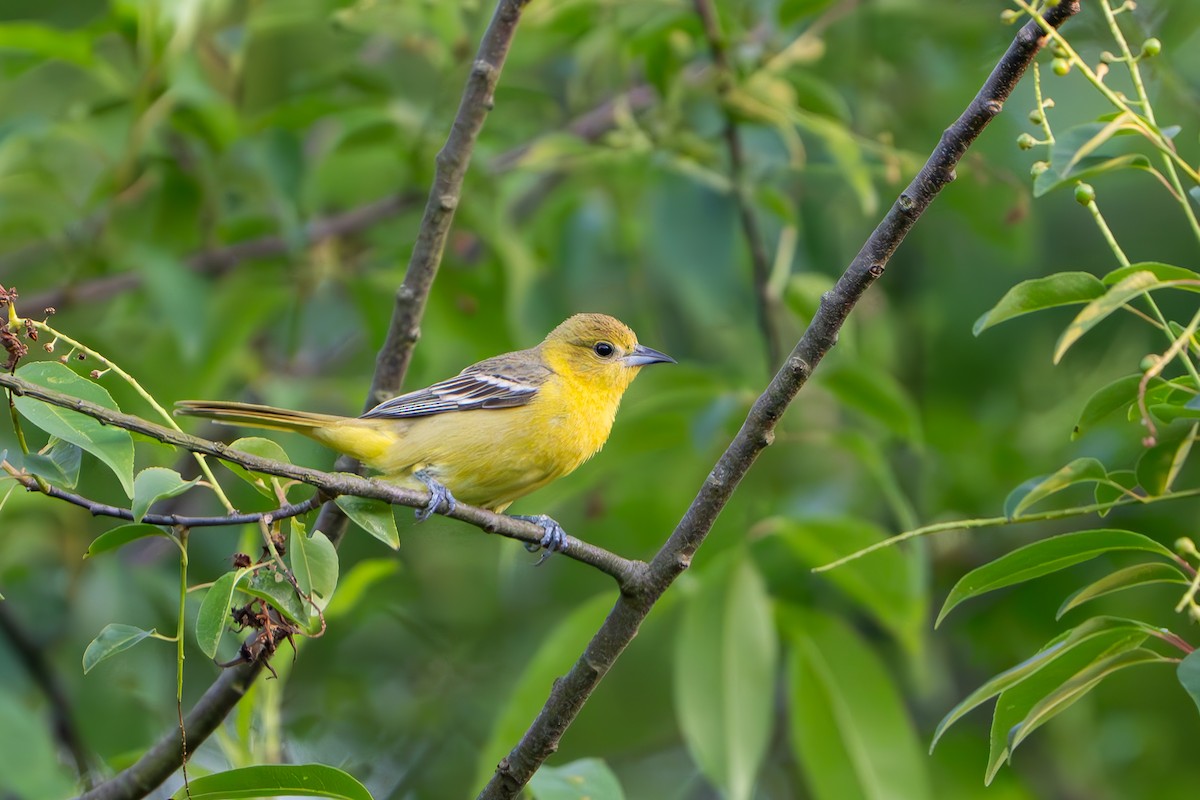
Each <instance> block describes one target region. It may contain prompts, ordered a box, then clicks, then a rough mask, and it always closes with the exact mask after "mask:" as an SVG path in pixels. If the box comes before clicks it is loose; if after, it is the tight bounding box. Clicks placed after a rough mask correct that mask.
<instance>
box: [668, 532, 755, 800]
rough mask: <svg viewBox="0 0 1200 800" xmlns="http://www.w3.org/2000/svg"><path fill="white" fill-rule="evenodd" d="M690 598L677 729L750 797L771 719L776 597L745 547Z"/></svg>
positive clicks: (678, 654) (732, 790)
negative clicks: (772, 600)
mask: <svg viewBox="0 0 1200 800" xmlns="http://www.w3.org/2000/svg"><path fill="white" fill-rule="evenodd" d="M686 600H687V605H686V607H685V609H684V613H683V619H682V622H681V624H680V627H679V636H678V638H677V639H676V642H675V660H674V664H675V681H674V688H675V713H676V716H677V717H678V719H679V727H680V730H681V732H682V733H683V739H684V742H685V743H686V744H687V747H688V752H690V753H691V754H692V758H693V760H695V762H696V765H697V766H699V767H700V771H701V772H703V773H704V775H705V777H707V778H708V779H709V780H710V781H711V782H712V783H713V784H714V785H716V786H718V787H720V788H721V789H722V790H723V791H724V792H726V793H727V795H728V796H729V797H730V798H732V800H748V798H750V797H751V795H752V792H753V788H754V783H755V778H756V776H757V774H758V769H759V765H760V764H761V763H762V760H763V757H764V756H765V755H766V751H767V745H768V744H769V743H770V739H771V729H772V720H773V718H774V715H773V708H772V707H773V702H772V701H773V697H774V686H775V669H776V664H775V660H776V655H777V651H778V642H777V640H776V633H775V626H774V624H773V621H772V613H771V600H770V597H769V596H768V595H767V590H766V586H765V585H764V584H763V580H762V578H761V577H760V576H759V574H758V572H757V571H756V570H755V569H754V567H753V564H752V563H751V562H750V561H749V560H748V559H747V558H746V557H745V556H744V554H742V553H740V552H739V553H737V554H736V555H735V557H734V558H732V559H730V560H728V561H724V562H721V563H718V564H716V565H714V566H713V567H711V568H710V569H709V570H708V571H707V572H706V573H705V574H704V575H702V576H701V578H700V580H699V585H698V587H697V590H696V592H695V594H694V595H692V596H690V597H688V598H686Z"/></svg>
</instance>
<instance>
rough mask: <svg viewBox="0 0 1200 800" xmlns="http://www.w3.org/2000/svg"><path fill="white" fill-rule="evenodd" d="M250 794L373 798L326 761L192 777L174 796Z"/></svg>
mask: <svg viewBox="0 0 1200 800" xmlns="http://www.w3.org/2000/svg"><path fill="white" fill-rule="evenodd" d="M250 797H328V798H333V800H371V793H370V792H368V791H367V788H366V787H365V786H363V785H362V784H361V783H359V782H358V781H357V780H356V779H355V778H354V777H353V776H351V775H349V774H348V773H345V772H343V771H342V770H340V769H337V768H335V767H329V766H326V765H324V764H264V765H259V766H253V767H241V768H240V769H231V770H226V771H225V772H217V773H214V774H212V775H204V776H202V777H199V778H193V779H192V780H191V781H190V783H189V785H188V786H183V787H180V789H179V791H177V792H175V794H173V795H172V796H171V798H172V800H234V798H250Z"/></svg>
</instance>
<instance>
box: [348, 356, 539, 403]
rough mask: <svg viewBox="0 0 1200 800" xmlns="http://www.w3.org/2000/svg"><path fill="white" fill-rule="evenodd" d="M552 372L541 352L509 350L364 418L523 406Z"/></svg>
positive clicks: (405, 396)
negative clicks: (542, 358)
mask: <svg viewBox="0 0 1200 800" xmlns="http://www.w3.org/2000/svg"><path fill="white" fill-rule="evenodd" d="M552 374H553V372H552V371H551V370H550V368H549V367H547V366H546V365H545V364H544V363H543V362H542V360H541V358H540V356H539V355H538V354H535V353H530V351H521V352H519V353H506V354H504V355H501V356H496V357H495V358H489V359H487V360H486V361H480V362H479V363H478V364H473V365H471V366H469V367H467V368H466V369H464V370H463V371H462V372H460V373H459V374H458V375H455V376H454V377H453V378H447V379H446V380H444V381H439V382H437V383H435V384H433V385H432V386H428V387H426V388H424V389H418V390H417V391H415V392H409V393H408V394H402V395H400V396H399V397H393V398H392V399H391V400H385V401H384V402H382V403H380V404H379V405H377V406H375V408H373V409H371V410H370V411H368V412H367V413H365V414H363V415H362V418H363V419H404V418H409V417H424V416H428V415H430V414H441V413H443V412H446V411H470V410H472V409H479V408H485V409H492V408H512V407H513V406H523V405H525V404H526V403H528V402H529V401H530V400H532V399H533V398H534V396H535V395H536V394H537V391H538V388H539V387H540V386H541V385H542V384H543V383H545V382H546V379H547V378H549V377H550V376H551V375H552Z"/></svg>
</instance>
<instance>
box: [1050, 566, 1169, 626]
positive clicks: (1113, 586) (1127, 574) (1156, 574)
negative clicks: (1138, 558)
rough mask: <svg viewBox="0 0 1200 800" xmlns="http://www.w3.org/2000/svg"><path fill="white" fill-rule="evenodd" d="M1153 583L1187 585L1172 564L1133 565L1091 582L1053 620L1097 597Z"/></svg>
mask: <svg viewBox="0 0 1200 800" xmlns="http://www.w3.org/2000/svg"><path fill="white" fill-rule="evenodd" d="M1153 583H1175V584H1179V585H1181V586H1187V585H1188V581H1187V579H1186V578H1185V577H1184V576H1183V573H1182V572H1180V570H1179V567H1178V566H1176V565H1175V564H1174V563H1171V564H1163V563H1161V562H1158V561H1154V562H1151V563H1148V564H1134V565H1133V566H1130V567H1125V568H1124V569H1119V570H1117V571H1116V572H1112V573H1109V574H1108V575H1105V576H1104V577H1103V578H1101V579H1100V580H1097V581H1093V582H1092V583H1089V584H1088V585H1087V586H1084V587H1083V588H1082V589H1080V590H1079V591H1077V592H1074V593H1073V594H1072V595H1071V596H1070V597H1068V598H1067V599H1066V600H1064V601H1063V603H1062V605H1061V606H1059V607H1058V613H1057V614H1055V615H1054V618H1055V619H1061V618H1062V615H1063V614H1065V613H1067V612H1068V611H1070V610H1071V609H1073V608H1077V607H1078V606H1081V605H1083V604H1084V603H1086V602H1088V601H1089V600H1095V599H1096V598H1097V597H1103V596H1104V595H1106V594H1112V593H1113V592H1120V591H1124V590H1125V589H1132V588H1134V587H1135V586H1148V585H1150V584H1153Z"/></svg>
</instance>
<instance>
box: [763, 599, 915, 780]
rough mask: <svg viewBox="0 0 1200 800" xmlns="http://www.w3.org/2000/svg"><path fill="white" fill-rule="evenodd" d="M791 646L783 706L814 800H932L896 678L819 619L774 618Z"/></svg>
mask: <svg viewBox="0 0 1200 800" xmlns="http://www.w3.org/2000/svg"><path fill="white" fill-rule="evenodd" d="M779 619H780V625H781V627H782V628H783V630H784V632H785V635H786V637H787V639H788V640H789V641H791V643H792V647H791V652H790V654H789V657H788V677H787V686H788V695H789V697H788V701H789V704H790V713H789V714H788V719H789V720H790V724H791V742H792V749H793V752H794V753H795V755H796V760H797V761H798V762H799V763H800V764H801V765H802V766H803V774H804V778H805V780H806V781H807V783H808V786H809V789H810V791H811V795H812V797H814V798H815V800H925V798H930V797H932V796H933V795H932V790H931V788H930V781H929V774H928V762H927V760H926V758H925V756H924V754H923V753H922V752H921V747H920V745H919V744H918V741H917V736H916V732H915V730H914V727H913V724H912V721H911V720H910V719H909V716H908V712H907V710H906V708H905V704H904V699H903V697H902V696H901V693H900V690H899V689H898V688H897V686H896V679H895V676H894V674H893V673H892V672H891V671H890V670H889V669H888V667H887V666H885V664H884V663H883V662H882V661H881V660H880V658H879V656H878V655H876V653H875V652H874V651H873V650H872V649H871V647H870V646H868V645H867V644H866V643H865V642H864V641H863V640H862V638H861V637H860V636H859V635H858V634H857V633H856V632H855V631H854V630H853V629H852V628H851V627H849V626H848V625H846V623H844V622H842V621H841V620H839V619H836V618H834V617H832V616H828V615H825V614H822V613H819V612H814V611H804V610H800V609H798V608H792V607H789V608H784V609H781V610H780V615H779Z"/></svg>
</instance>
